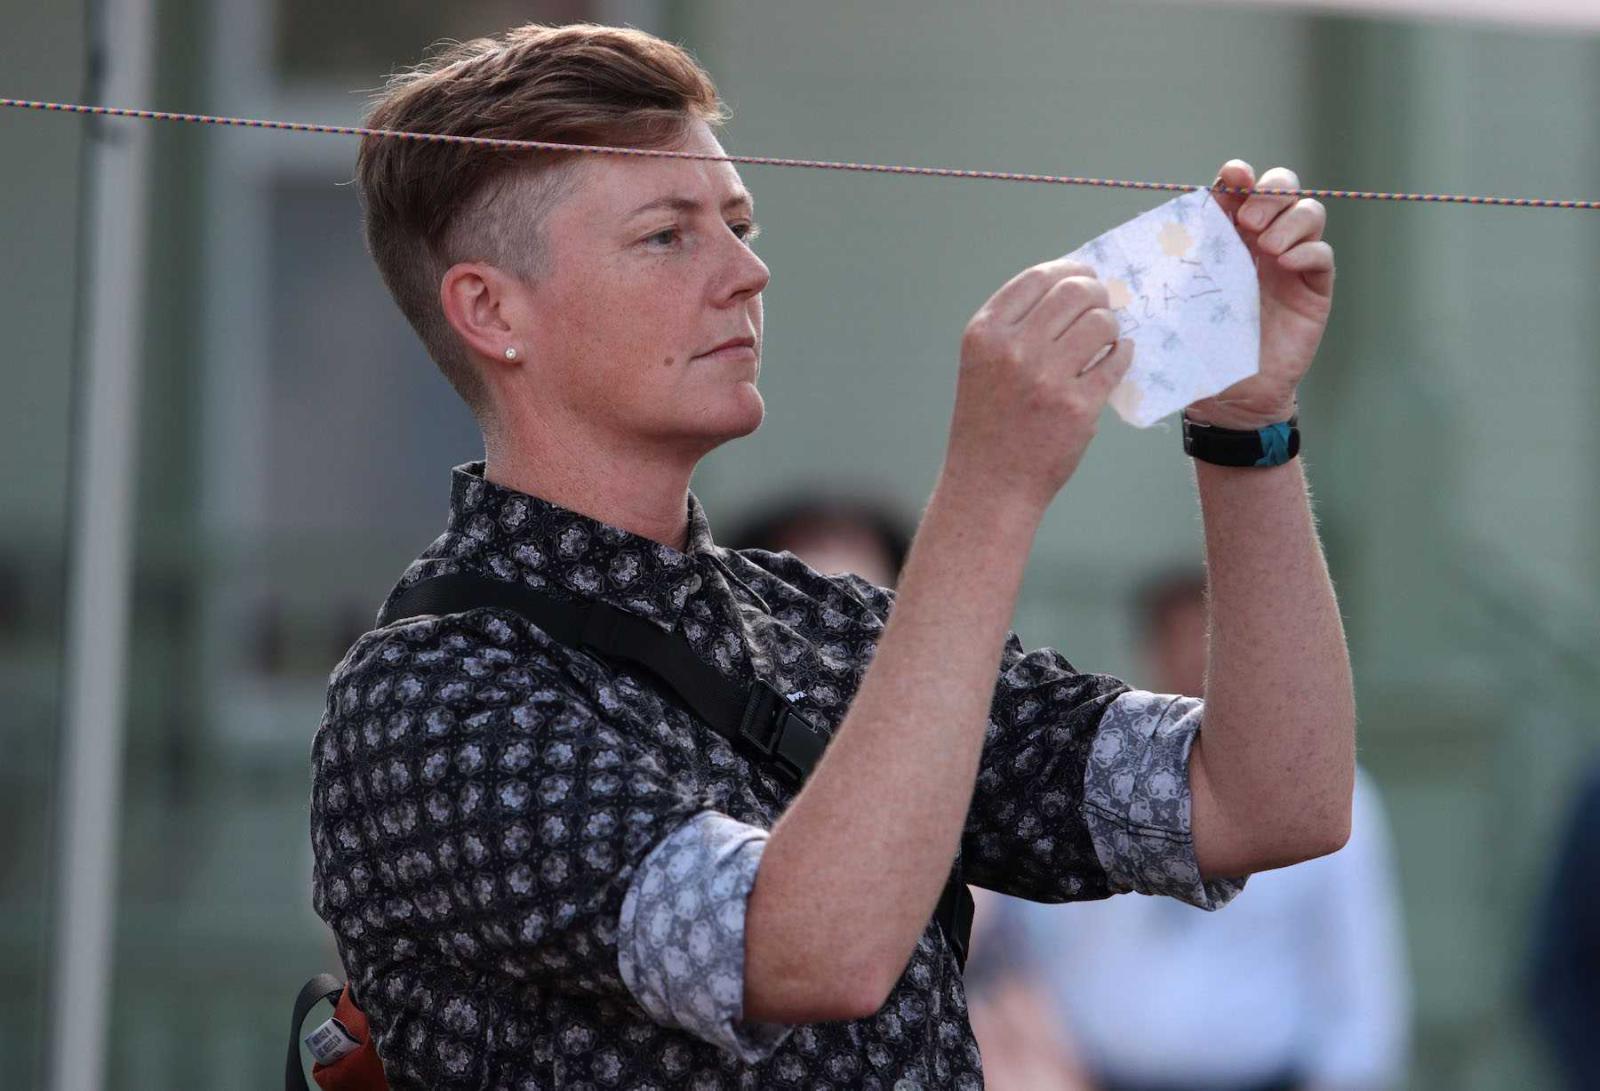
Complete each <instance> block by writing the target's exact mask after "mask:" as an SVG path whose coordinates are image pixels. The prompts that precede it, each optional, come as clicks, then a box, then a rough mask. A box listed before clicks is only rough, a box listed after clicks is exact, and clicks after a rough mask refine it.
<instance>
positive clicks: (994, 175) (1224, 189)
mask: <svg viewBox="0 0 1600 1091" xmlns="http://www.w3.org/2000/svg"><path fill="white" fill-rule="evenodd" d="M0 106H6V107H11V108H14V109H20V110H44V111H49V112H53V113H67V114H87V115H90V116H94V117H120V118H137V119H140V120H144V121H184V122H191V123H194V124H200V125H224V126H231V127H234V128H241V129H275V130H278V131H280V132H290V133H323V134H326V135H330V136H359V137H378V138H383V139H393V140H420V141H430V142H433V143H444V144H478V145H483V146H486V147H494V148H508V149H518V150H527V151H551V152H580V153H584V154H590V155H625V156H639V157H647V158H656V159H698V160H705V161H710V162H722V163H746V164H750V165H752V166H760V167H805V168H810V169H813V170H842V171H857V172H861V173H867V174H904V175H914V176H920V177H925V178H971V179H978V180H982V181H990V182H1034V183H1042V184H1045V185H1057V186H1095V187H1100V188H1105V189H1135V190H1159V191H1165V192H1190V191H1193V190H1210V191H1212V192H1213V193H1228V194H1235V195H1238V196H1241V197H1244V196H1250V195H1252V194H1257V193H1259V194H1268V195H1271V196H1276V197H1315V198H1318V199H1333V200H1352V201H1403V202H1414V203H1419V204H1452V205H1493V206H1498V207H1504V208H1565V209H1579V210H1585V211H1595V210H1600V201H1575V200H1564V199H1555V198H1548V197H1485V196H1474V195H1471V194H1460V193H1386V192H1380V191H1376V190H1360V189H1313V188H1309V187H1301V188H1299V189H1284V188H1277V187H1272V188H1266V189H1258V188H1250V187H1244V186H1224V185H1222V184H1221V183H1220V182H1217V183H1213V184H1212V185H1209V186H1205V185H1194V184H1192V183H1187V182H1138V181H1129V180H1126V179H1118V178H1088V177H1083V176H1080V175H1071V174H1025V173H1021V172H1018V171H1003V170H963V169H960V168H956V167H909V166H899V165H896V164H890V163H841V162H830V161H828V160H824V159H788V158H782V157H779V156H770V155H728V154H723V155H715V154H712V153H710V152H685V151H668V150H666V149H662V148H618V147H609V146H605V145H596V144H560V143H556V142H553V141H548V140H513V139H507V138H502V137H489V136H461V135H457V134H453V133H417V132H407V131H405V130H402V129H370V128H366V127H364V126H360V125H320V124H316V123H314V122H305V121H268V120H261V119H256V118H242V117H215V116H212V115H209V114H183V113H173V112H171V111H167V110H136V109H128V108H124V107H118V106H82V105H78V104H76V103H70V102H41V101H38V100H35V99H14V98H0Z"/></svg>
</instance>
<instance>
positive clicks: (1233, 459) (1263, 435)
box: [1183, 413, 1300, 467]
mask: <svg viewBox="0 0 1600 1091" xmlns="http://www.w3.org/2000/svg"><path fill="white" fill-rule="evenodd" d="M1183 453H1184V454H1186V455H1188V456H1189V457H1190V458H1198V459H1199V460H1200V461H1201V462H1210V463H1213V464H1214V465H1217V466H1261V467H1268V466H1282V465H1283V464H1284V463H1285V462H1288V461H1289V460H1290V459H1291V458H1294V457H1295V456H1296V455H1298V454H1299V453H1300V414H1298V413H1296V414H1295V415H1294V416H1292V417H1290V418H1289V419H1288V420H1286V421H1283V422H1282V423H1279V424H1269V425H1267V426H1266V427H1265V428H1256V429H1253V430H1249V431H1245V430H1239V429H1233V428H1217V427H1214V426H1212V425H1209V424H1201V423H1200V422H1199V421H1192V420H1190V419H1189V418H1188V416H1187V415H1185V416H1184V418H1183Z"/></svg>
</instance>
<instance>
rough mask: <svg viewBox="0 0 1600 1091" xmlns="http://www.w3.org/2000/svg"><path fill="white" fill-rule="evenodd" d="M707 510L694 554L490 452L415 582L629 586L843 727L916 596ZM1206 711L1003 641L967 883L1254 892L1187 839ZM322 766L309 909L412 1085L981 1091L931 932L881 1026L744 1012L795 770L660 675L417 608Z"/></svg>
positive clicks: (1029, 894) (817, 715)
mask: <svg viewBox="0 0 1600 1091" xmlns="http://www.w3.org/2000/svg"><path fill="white" fill-rule="evenodd" d="M688 516H689V523H688V528H689V529H688V542H687V546H686V548H685V549H683V550H677V549H672V548H670V547H668V546H665V545H662V544H660V543H657V542H654V541H650V540H648V539H645V538H641V537H639V536H637V535H634V534H630V533H628V532H626V531H623V530H620V529H618V528H615V527H610V526H607V525H605V524H602V523H600V522H597V521H595V520H593V519H590V518H587V517H585V516H583V515H580V514H577V513H575V512H572V511H569V510H566V509H564V508H561V507H558V506H556V505H554V504H551V503H548V502H546V501H543V500H540V499H538V498H536V497H533V496H529V495H527V494H524V493H519V492H516V491H513V490H511V489H507V488H504V487H501V486H498V485H496V484H494V483H492V482H489V481H487V480H486V479H485V478H484V477H483V464H482V463H472V464H468V465H466V466H462V467H458V468H457V469H456V471H455V473H454V480H453V487H452V491H451V500H450V512H449V517H448V522H447V524H446V528H445V532H444V533H443V534H442V535H441V536H440V537H439V538H438V539H437V540H436V541H435V542H434V543H433V544H432V545H431V546H430V547H429V548H428V549H427V550H425V551H424V552H423V554H422V555H421V556H420V557H419V558H418V559H417V560H416V561H414V562H413V563H412V564H411V565H410V567H409V568H408V569H407V570H406V572H405V573H404V575H403V576H402V577H401V579H400V581H399V584H398V585H397V587H396V588H395V592H394V594H398V593H399V592H400V591H402V590H404V589H405V588H407V587H409V586H411V585H412V584H413V583H415V582H417V581H418V580H421V579H424V578H427V577H430V576H436V575H443V574H447V573H453V572H471V573H476V574H480V575H488V576H493V577H496V578H499V579H503V580H510V581H515V582H521V583H524V584H526V585H528V586H531V587H536V588H541V589H544V590H546V591H547V592H548V593H550V594H552V595H554V596H557V597H561V598H568V599H581V600H599V601H602V602H606V603H609V604H611V605H612V606H615V607H618V608H620V609H622V610H626V611H628V612H630V613H633V614H635V615H637V616H639V617H642V618H646V619H648V620H649V621H651V622H652V623H654V624H656V625H658V626H660V627H661V628H662V629H663V630H664V631H666V632H669V633H673V634H677V635H680V636H681V637H682V638H683V639H685V640H687V642H688V643H689V645H690V646H691V647H692V648H693V649H694V651H695V653H696V654H697V655H698V656H699V657H700V658H701V659H703V660H704V661H705V662H707V663H709V664H712V665H714V666H715V667H716V669H717V670H718V671H720V672H721V673H722V674H724V675H725V676H727V677H728V679H729V680H730V682H731V683H732V684H733V685H736V686H738V687H740V688H743V689H748V688H749V687H750V686H751V685H752V684H753V683H754V682H755V681H756V680H762V681H765V682H767V683H769V684H771V685H772V686H774V687H775V688H776V689H777V690H778V691H779V692H780V693H782V694H784V695H786V697H787V698H788V699H789V700H790V702H791V703H792V704H793V705H794V707H795V708H796V709H797V710H798V711H799V712H800V713H801V714H803V715H804V716H805V717H806V718H807V719H809V720H810V721H811V722H812V723H813V724H815V725H817V726H818V727H820V728H821V729H822V730H823V731H825V732H827V733H829V734H832V733H833V732H834V731H836V730H838V728H839V725H840V723H841V721H842V720H843V718H844V715H845V712H846V711H847V710H848V708H849V706H850V702H851V699H852V697H853V696H854V694H855V692H856V688H857V686H858V685H859V684H860V681H861V678H862V676H863V674H864V673H865V671H866V669H867V667H868V665H869V664H870V662H871V659H872V653H873V650H874V649H875V647H876V644H877V640H878V637H879V636H880V635H881V633H882V631H883V626H884V622H885V620H886V619H887V617H888V613H889V610H890V608H891V607H892V605H893V600H892V596H891V594H890V593H889V592H887V591H884V590H882V589H880V588H877V587H874V586H872V585H870V584H868V583H866V582H865V581H863V580H861V579H858V578H856V577H853V576H823V575H821V574H819V573H817V572H814V571H812V570H811V569H809V568H807V567H806V566H805V565H804V564H802V563H801V562H800V561H799V560H798V559H796V558H795V557H794V556H792V555H790V554H772V553H766V552H762V551H755V550H749V551H741V552H732V551H729V550H724V549H721V548H719V547H718V546H716V545H715V544H714V543H713V542H712V539H711V533H710V529H709V527H708V525H707V522H706V519H705V515H704V513H703V511H702V510H701V508H700V505H699V504H698V503H697V502H696V501H695V500H694V498H693V497H692V496H691V497H690V498H689V511H688ZM1201 714H1202V710H1201V709H1200V708H1199V707H1197V706H1195V705H1193V704H1182V703H1178V702H1175V701H1174V699H1173V698H1170V697H1162V696H1158V695H1155V694H1148V693H1143V692H1140V691H1137V690H1131V689H1130V688H1129V687H1127V686H1126V685H1124V684H1122V683H1121V682H1119V681H1117V680H1116V679H1114V678H1110V677H1107V676H1104V675H1095V674H1083V673H1080V672H1078V671H1076V670H1075V669H1073V667H1072V666H1071V665H1070V664H1069V663H1068V662H1067V661H1066V660H1065V659H1064V658H1063V657H1062V656H1061V655H1059V654H1058V653H1056V652H1053V651H1048V650H1045V651H1035V652H1024V651H1023V649H1022V647H1021V645H1020V643H1019V642H1018V641H1017V639H1016V637H1015V636H1014V635H1013V636H1011V637H1010V638H1008V640H1007V643H1006V646H1005V649H1004V652H1003V656H1002V661H1001V666H1000V674H999V678H998V683H997V686H996V689H995V696H994V702H993V706H992V708H991V712H990V717H989V723H988V726H987V734H986V740H985V744H984V750H983V758H982V762H981V766H980V770H979V773H978V778H977V784H976V790H975V794H974V797H973V800H972V805H971V809H970V811H969V813H968V817H967V821H966V825H965V829H964V832H963V835H962V839H961V845H960V853H959V857H958V859H959V863H960V866H961V868H962V870H963V875H964V878H965V879H966V881H968V882H971V883H975V884H978V885H981V886H984V887H988V888H990V889H992V890H996V891H1000V892H1002V893H1006V894H1012V895H1016V896H1020V897H1024V898H1029V899H1032V900H1035V901H1042V902H1060V901H1069V900H1079V899H1092V898H1103V897H1105V896H1107V895H1108V894H1112V893H1117V892H1120V891H1125V890H1138V891H1142V892H1145V893H1156V894H1170V895H1173V896H1176V897H1179V898H1182V899H1183V900H1185V901H1188V902H1190V903H1191V904H1195V905H1199V906H1203V907H1214V906H1216V905H1220V904H1221V903H1223V902H1225V901H1226V900H1228V899H1229V898H1230V897H1231V896H1232V895H1233V893H1235V892H1236V890H1237V889H1238V884H1237V883H1235V882H1202V880H1201V878H1200V875H1199V870H1198V866H1197V864H1196V862H1195V856H1194V847H1193V839H1192V836H1191V832H1190V799H1189V789H1188V774H1187V764H1188V755H1189V749H1190V746H1191V744H1192V742H1193V739H1194V734H1195V732H1196V731H1197V730H1198V729H1199V726H1200V720H1201ZM312 759H313V784H312V798H311V835H312V847H313V852H314V875H313V900H314V904H315V906H316V909H317V912H318V913H319V914H320V915H321V916H322V917H323V918H324V919H325V920H326V921H327V922H328V923H329V925H330V926H331V927H332V929H333V931H334V933H335V936H336V937H337V939H338V943H339V949H340V953H341V955H342V956H343V959H344V963H345V967H346V969H347V971H348V972H349V974H350V976H351V981H352V985H353V987H354V990H355V994H356V997H357V999H358V1000H359V1002H360V1003H361V1005H362V1007H363V1008H364V1009H365V1010H366V1013H367V1015H368V1017H369V1020H370V1024H371V1027H372V1030H373V1033H374V1035H375V1038H376V1042H377V1045H378V1051H379V1055H380V1056H381V1057H382V1059H383V1062H384V1067H385V1071H386V1072H387V1074H388V1078H389V1081H390V1083H391V1085H393V1086H394V1087H396V1088H407V1087H428V1088H518V1089H521V1088H637V1089H644V1088H667V1087H692V1088H704V1089H720V1088H736V1087H738V1088H746V1087H789V1086H794V1087H799V1086H804V1087H807V1088H816V1087H840V1088H844V1087H852V1088H853V1087H863V1088H891V1087H893V1088H935V1087H937V1088H944V1087H956V1088H971V1089H975V1088H978V1087H981V1085H982V1077H981V1063H980V1059H979V1055H978V1050H977V1046H976V1044H975V1043H974V1041H973V1038H972V1033H971V1029H970V1027H969V1025H968V1022H967V1012H966V1000H965V995H964V993H963V989H962V983H961V978H960V973H959V970H958V967H957V964H956V961H955V957H954V955H953V953H952V951H951V949H950V947H949V945H948V943H947V941H946V938H945V937H944V935H943V934H942V932H941V931H940V929H939V927H938V925H937V924H936V923H934V922H932V921H930V922H929V925H928V927H927V928H926V929H925V931H924V932H923V935H922V937H921V939H920V940H919V941H918V943H917V946H916V949H915V950H914V952H913V953H912V956H911V959H910V962H909V963H908V965H907V966H906V968H905V971H904V973H903V974H902V975H901V977H900V979H899V981H898V983H897V984H896V985H895V987H894V989H893V991H892V992H891V993H890V994H889V997H888V999H887V1001H886V1003H885V1004H884V1006H883V1007H882V1008H881V1009H880V1010H879V1011H878V1012H877V1013H876V1014H875V1015H873V1016H871V1017H870V1018H866V1019H860V1020H855V1021H850V1022H833V1023H819V1024H811V1025H803V1026H797V1027H785V1026H773V1025H767V1024H757V1023H750V1022H745V1021H743V1020H742V1017H741V1016H742V1007H743V972H744V912H745V904H746V901H747V899H748V896H749V892H750V889H751V887H752V885H753V883H754V880H755V875H756V873H757V871H758V869H759V866H760V859H761V852H762V849H763V848H764V845H765V839H766V836H767V833H766V831H768V830H770V829H771V828H772V826H773V825H774V824H775V823H776V821H777V820H778V818H779V816H780V815H781V814H782V813H783V811H784V809H785V807H787V805H788V804H789V802H790V800H791V799H792V798H793V796H794V793H795V790H796V789H795V788H794V787H792V786H791V785H790V784H789V783H788V782H787V781H785V780H784V779H783V778H782V777H781V775H779V774H778V773H777V771H776V770H774V769H773V768H771V767H770V766H769V765H767V764H765V763H764V762H763V761H761V760H760V759H759V758H756V759H752V758H751V757H750V756H748V755H747V754H746V753H745V752H743V751H742V750H739V749H736V748H734V747H733V746H732V745H730V743H729V742H728V741H727V740H726V739H725V738H723V737H722V736H721V735H719V734H717V733H716V732H715V731H713V730H712V729H711V728H710V727H709V726H707V725H706V724H705V723H703V722H701V721H700V720H698V719H697V718H696V717H695V716H694V715H693V714H692V713H691V712H689V711H688V710H687V709H686V708H685V707H684V706H683V705H682V704H681V703H680V702H679V701H678V700H677V699H676V698H675V697H674V696H673V695H672V694H671V693H670V692H668V691H666V690H665V689H664V688H663V687H662V686H661V684H660V683H659V682H656V681H653V680H652V679H651V678H650V677H649V676H648V675H647V674H645V673H643V672H639V671H635V670H633V669H631V668H629V667H627V666H625V665H622V664H619V663H615V662H610V661H603V660H599V659H596V658H594V657H593V656H591V655H589V654H588V653H585V652H584V651H582V650H580V649H578V648H575V647H572V646H568V645H564V644H561V643H558V642H556V641H554V640H552V639H551V638H550V637H549V636H548V635H547V634H546V633H544V632H543V631H542V630H541V629H539V628H538V627H537V626H536V625H535V624H533V623H532V622H530V621H528V620H527V619H525V618H523V617H522V616H521V615H520V614H517V613H515V612H511V611H507V610H502V609H496V608H481V609H475V610H470V611H467V612H465V613H460V614H451V615H447V616H442V617H440V616H427V617H421V618H414V619H402V620H399V621H396V622H394V623H393V624H390V625H388V626H385V627H383V628H379V629H377V630H375V631H373V632H370V633H367V634H365V635H364V636H363V637H361V638H360V639H359V640H358V641H357V642H356V643H355V645H354V646H353V647H352V648H351V649H350V651H349V652H348V653H347V654H346V656H345V658H344V659H343V660H342V661H341V662H340V663H339V665H338V666H337V667H336V668H335V669H334V672H333V675H332V677H331V679H330V684H329V689H328V702H327V708H326V712H325V714H324V717H323V720H322V724H321V726H320V727H319V729H318V731H317V735H316V739H315V741H314V743H313V751H312ZM836 926H837V927H839V928H851V927H858V926H859V922H853V921H847V920H841V921H838V922H836Z"/></svg>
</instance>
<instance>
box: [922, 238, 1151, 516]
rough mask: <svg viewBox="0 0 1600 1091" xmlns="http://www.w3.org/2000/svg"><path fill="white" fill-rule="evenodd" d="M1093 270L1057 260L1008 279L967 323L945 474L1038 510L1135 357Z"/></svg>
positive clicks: (1073, 465)
mask: <svg viewBox="0 0 1600 1091" xmlns="http://www.w3.org/2000/svg"><path fill="white" fill-rule="evenodd" d="M1118 332H1119V326H1118V322H1117V317H1116V315H1115V314H1113V313H1112V311H1111V308H1110V299H1109V297H1108V296H1107V293H1106V288H1105V285H1103V284H1101V283H1100V281H1099V279H1098V278H1097V277H1096V276H1095V273H1094V270H1092V269H1090V268H1089V267H1088V266H1087V265H1083V264H1082V263H1079V262H1074V261H1068V260H1066V259H1060V260H1057V261H1048V262H1045V263H1043V264H1041V265H1035V266H1033V267H1032V268H1030V269H1025V270H1023V271H1022V272H1021V273H1018V274H1017V275H1016V276H1014V277H1012V278H1011V280H1009V281H1007V282H1006V284H1005V285H1004V286H1003V287H1002V288H1001V289H1000V290H999V291H998V292H996V293H995V294H994V295H993V296H991V297H990V298H989V301H988V302H987V303H985V304H984V305H983V306H982V307H980V308H979V309H978V312H977V313H976V314H975V315H973V316H972V320H971V321H970V322H968V323H967V328H966V332H965V333H964V334H963V335H962V338H961V372H960V378H959V381H958V382H957V386H956V406H955V414H954V419H953V421H952V423H951V426H950V445H949V450H948V453H947V455H946V460H945V475H946V476H947V477H950V476H954V477H957V478H960V479H962V480H964V481H969V482H973V483H976V484H978V485H979V486H981V487H982V488H984V489H986V490H995V491H1001V492H1009V493H1010V494H1011V495H1012V498H1013V499H1015V500H1018V501H1021V502H1023V503H1026V504H1028V505H1030V506H1032V507H1033V508H1035V509H1036V510H1037V511H1038V512H1039V513H1040V514H1042V513H1043V511H1044V509H1045V507H1047V506H1048V505H1049V503H1050V501H1051V499H1053V498H1054V496H1055V494H1056V493H1057V492H1059V491H1060V489H1061V487H1062V486H1063V485H1065V484H1066V483H1067V480H1068V478H1070V477H1071V476H1072V473H1073V471H1074V470H1076V469H1077V467H1078V461H1079V460H1080V459H1081V458H1082V457H1083V452H1084V450H1085V449H1087V448H1088V446H1089V441H1090V440H1091V439H1093V438H1094V433H1095V428H1096V427H1097V424H1098V421H1099V417H1100V410H1101V409H1102V408H1103V407H1104V406H1105V404H1106V399H1107V398H1109V397H1110V396H1111V391H1112V390H1113V389H1114V388H1115V387H1116V385H1117V384H1118V383H1119V382H1121V381H1122V377H1123V375H1125V374H1126V373H1127V370H1128V366H1129V365H1130V364H1131V363H1132V362H1133V342H1132V341H1129V340H1126V339H1123V340H1118Z"/></svg>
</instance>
